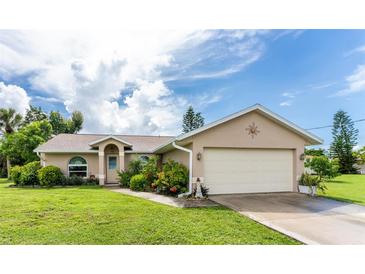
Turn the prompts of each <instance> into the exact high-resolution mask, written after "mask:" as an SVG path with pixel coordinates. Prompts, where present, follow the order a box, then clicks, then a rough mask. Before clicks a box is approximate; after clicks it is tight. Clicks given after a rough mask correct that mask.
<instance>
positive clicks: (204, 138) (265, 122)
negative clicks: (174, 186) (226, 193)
mask: <svg viewBox="0 0 365 274" xmlns="http://www.w3.org/2000/svg"><path fill="white" fill-rule="evenodd" d="M253 122H254V123H255V125H256V126H257V127H258V130H259V131H260V132H259V133H258V135H256V136H255V137H254V138H252V137H251V136H250V135H248V131H247V130H246V128H247V127H248V126H249V125H251V124H252V123H253ZM186 141H187V142H189V143H192V146H191V148H192V150H193V177H194V178H193V180H194V181H195V180H196V178H197V177H199V178H200V180H201V181H202V182H203V181H204V148H258V149H260V148H263V149H264V148H270V149H290V150H292V153H293V191H297V180H298V179H299V177H300V175H301V174H302V172H303V171H304V161H302V160H300V159H299V158H300V155H301V154H302V153H304V146H305V144H306V140H304V139H303V138H302V137H301V136H299V135H297V134H295V133H294V132H292V131H290V130H288V129H286V128H284V127H283V126H281V125H279V124H277V123H276V122H274V121H272V120H270V119H268V118H266V117H265V116H263V115H261V114H260V113H258V112H256V111H253V112H250V113H247V114H245V115H243V116H240V117H237V118H235V119H233V120H230V121H228V122H226V123H222V124H220V125H218V126H216V127H213V128H210V129H208V130H206V131H203V132H201V133H199V134H197V135H195V136H192V137H190V138H189V139H188V140H186ZM198 153H201V159H200V160H197V154H198ZM168 157H171V158H172V157H174V160H176V161H179V162H181V163H184V164H185V165H188V164H186V163H187V161H186V158H185V157H188V155H187V153H184V152H183V151H181V152H177V150H173V151H170V152H167V153H165V154H164V155H163V159H165V158H168Z"/></svg>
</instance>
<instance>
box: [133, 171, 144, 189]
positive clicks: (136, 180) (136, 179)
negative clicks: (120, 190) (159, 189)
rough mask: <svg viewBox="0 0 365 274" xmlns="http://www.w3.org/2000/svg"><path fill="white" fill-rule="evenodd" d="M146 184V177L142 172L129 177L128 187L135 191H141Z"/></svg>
mask: <svg viewBox="0 0 365 274" xmlns="http://www.w3.org/2000/svg"><path fill="white" fill-rule="evenodd" d="M146 185H147V181H146V178H145V177H144V175H143V174H137V175H134V176H133V177H132V178H131V182H130V188H131V190H135V191H143V190H144V189H145V187H146Z"/></svg>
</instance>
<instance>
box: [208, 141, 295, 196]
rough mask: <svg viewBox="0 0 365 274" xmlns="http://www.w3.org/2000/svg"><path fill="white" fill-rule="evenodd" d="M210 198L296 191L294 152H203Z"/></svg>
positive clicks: (224, 150)
mask: <svg viewBox="0 0 365 274" xmlns="http://www.w3.org/2000/svg"><path fill="white" fill-rule="evenodd" d="M203 161H204V174H205V183H206V184H207V186H208V187H209V194H228V193H256V192H280V191H292V190H293V152H292V151H291V150H278V149H224V148H206V149H204V158H203Z"/></svg>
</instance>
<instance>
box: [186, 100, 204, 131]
mask: <svg viewBox="0 0 365 274" xmlns="http://www.w3.org/2000/svg"><path fill="white" fill-rule="evenodd" d="M202 126H204V117H203V116H202V115H201V113H200V112H197V113H195V111H194V109H193V107H192V106H189V107H188V109H187V111H186V112H185V114H184V117H183V132H184V133H187V132H190V131H192V130H194V129H197V128H200V127H202Z"/></svg>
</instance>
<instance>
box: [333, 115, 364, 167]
mask: <svg viewBox="0 0 365 274" xmlns="http://www.w3.org/2000/svg"><path fill="white" fill-rule="evenodd" d="M358 132H359V131H358V130H357V129H355V127H354V122H353V121H352V120H351V118H350V116H349V115H348V114H347V113H346V112H345V111H342V110H339V111H337V112H336V113H335V115H334V117H333V128H332V137H333V141H332V144H331V148H330V152H331V156H332V157H334V158H337V159H338V160H339V171H340V172H341V173H355V172H356V168H355V167H354V164H355V162H356V159H355V157H354V155H353V153H352V150H353V148H354V146H355V145H356V144H357V136H358Z"/></svg>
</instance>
